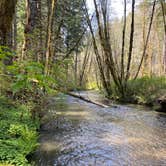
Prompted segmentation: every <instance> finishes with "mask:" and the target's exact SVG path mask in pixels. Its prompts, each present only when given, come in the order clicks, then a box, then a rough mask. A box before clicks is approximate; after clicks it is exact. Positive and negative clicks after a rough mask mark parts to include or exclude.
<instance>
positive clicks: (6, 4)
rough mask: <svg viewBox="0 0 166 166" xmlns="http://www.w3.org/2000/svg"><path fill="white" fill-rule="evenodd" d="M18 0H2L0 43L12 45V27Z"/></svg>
mask: <svg viewBox="0 0 166 166" xmlns="http://www.w3.org/2000/svg"><path fill="white" fill-rule="evenodd" d="M16 3H17V0H0V45H5V46H9V47H11V44H10V41H11V37H12V36H11V35H10V34H11V29H12V21H13V17H14V14H15V8H16Z"/></svg>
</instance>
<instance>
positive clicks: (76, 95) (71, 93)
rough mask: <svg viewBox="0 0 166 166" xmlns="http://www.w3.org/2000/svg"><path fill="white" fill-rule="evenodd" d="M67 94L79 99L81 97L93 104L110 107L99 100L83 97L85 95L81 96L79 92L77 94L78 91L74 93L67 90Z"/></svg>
mask: <svg viewBox="0 0 166 166" xmlns="http://www.w3.org/2000/svg"><path fill="white" fill-rule="evenodd" d="M67 94H68V95H70V96H73V97H76V98H78V99H81V100H83V101H86V102H88V103H92V104H95V105H98V106H100V107H103V108H108V107H109V106H108V105H105V104H102V103H99V102H97V101H92V100H90V99H87V98H85V97H83V96H80V95H78V94H76V93H73V92H67Z"/></svg>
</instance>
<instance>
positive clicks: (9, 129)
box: [0, 97, 39, 166]
mask: <svg viewBox="0 0 166 166" xmlns="http://www.w3.org/2000/svg"><path fill="white" fill-rule="evenodd" d="M30 116H31V114H30V112H29V109H28V108H27V107H26V106H24V105H23V106H14V105H13V104H12V102H11V101H8V100H7V99H6V98H5V97H0V163H6V164H13V165H20V166H26V165H29V163H28V160H27V158H26V156H27V155H28V154H30V153H32V152H33V151H34V150H35V148H36V147H37V145H38V144H37V138H38V136H37V133H36V129H37V128H38V127H39V121H38V120H36V122H35V123H34V122H33V121H32V119H31V117H30ZM0 165H1V164H0Z"/></svg>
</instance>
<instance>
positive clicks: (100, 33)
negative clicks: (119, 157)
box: [0, 0, 166, 166]
mask: <svg viewBox="0 0 166 166" xmlns="http://www.w3.org/2000/svg"><path fill="white" fill-rule="evenodd" d="M88 1H89V0H87V1H86V0H21V1H17V0H0V120H1V121H0V165H1V164H2V165H3V164H4V165H5V164H11V165H23V166H24V165H29V163H30V159H31V158H32V156H33V155H32V154H33V152H34V151H35V149H36V148H37V147H38V141H37V140H38V130H39V128H40V124H41V121H42V117H43V114H44V112H45V111H46V110H47V98H49V97H50V96H56V95H57V94H58V93H63V94H67V93H69V92H71V91H82V90H84V91H85V90H98V91H100V93H101V94H103V95H104V96H106V97H107V99H109V100H111V101H118V102H124V103H134V104H143V105H148V106H149V107H153V109H154V110H159V111H166V2H165V0H136V1H135V0H129V1H128V0H122V1H121V4H122V5H123V11H119V12H121V13H123V14H122V15H120V16H119V15H118V14H117V13H116V12H115V10H114V9H115V7H114V3H113V2H112V0H102V1H101V0H92V1H91V4H92V6H90V5H89V3H88Z"/></svg>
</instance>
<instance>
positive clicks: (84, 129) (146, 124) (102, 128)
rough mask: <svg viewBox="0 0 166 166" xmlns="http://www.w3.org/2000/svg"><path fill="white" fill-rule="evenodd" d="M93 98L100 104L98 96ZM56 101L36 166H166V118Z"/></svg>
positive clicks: (128, 108)
mask: <svg viewBox="0 0 166 166" xmlns="http://www.w3.org/2000/svg"><path fill="white" fill-rule="evenodd" d="M82 94H83V95H84V96H86V94H85V93H83V92H82ZM88 96H89V97H91V98H93V99H97V100H100V97H99V95H98V94H97V95H96V94H94V93H89V94H88ZM55 100H56V101H55V103H56V104H55V107H54V111H55V112H56V117H55V118H53V119H52V120H51V122H48V124H49V125H48V124H46V125H45V126H44V127H43V128H44V130H43V131H41V136H40V143H41V146H40V148H39V149H38V151H37V152H36V165H38V166H121V165H131V166H142V165H145V166H150V165H152V166H153V165H154V166H165V165H166V132H165V131H166V130H165V129H166V115H165V114H159V113H157V112H152V111H148V110H145V108H143V107H140V108H134V107H133V106H118V107H117V108H111V107H110V108H100V107H98V106H95V105H93V104H89V103H86V102H83V101H81V100H78V99H76V98H73V97H71V96H66V98H65V99H63V101H61V100H60V99H58V98H57V99H55ZM48 126H49V127H48ZM52 129H53V130H52Z"/></svg>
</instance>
